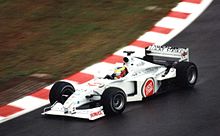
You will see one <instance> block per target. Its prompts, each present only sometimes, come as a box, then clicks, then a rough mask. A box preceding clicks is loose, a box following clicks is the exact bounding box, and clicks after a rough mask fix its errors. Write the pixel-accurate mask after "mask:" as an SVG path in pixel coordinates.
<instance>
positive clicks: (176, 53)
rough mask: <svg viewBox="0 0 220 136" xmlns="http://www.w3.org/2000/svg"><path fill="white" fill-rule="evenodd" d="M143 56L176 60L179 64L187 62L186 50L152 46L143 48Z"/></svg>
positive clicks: (187, 54) (187, 51)
mask: <svg viewBox="0 0 220 136" xmlns="http://www.w3.org/2000/svg"><path fill="white" fill-rule="evenodd" d="M145 55H146V56H157V57H165V58H172V59H178V61H179V62H180V61H189V49H188V48H178V47H171V46H158V45H152V46H149V47H147V48H145Z"/></svg>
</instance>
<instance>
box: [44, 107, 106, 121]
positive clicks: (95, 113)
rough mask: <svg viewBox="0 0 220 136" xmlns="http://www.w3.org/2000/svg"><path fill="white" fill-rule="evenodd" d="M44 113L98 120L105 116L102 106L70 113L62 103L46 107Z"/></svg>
mask: <svg viewBox="0 0 220 136" xmlns="http://www.w3.org/2000/svg"><path fill="white" fill-rule="evenodd" d="M42 115H57V116H68V117H75V118H82V119H89V120H96V119H98V118H101V117H104V116H105V114H104V111H103V107H102V106H100V107H96V108H91V109H76V110H75V111H74V112H73V113H70V112H65V110H64V108H63V105H62V104H61V103H56V104H55V105H52V106H51V107H48V108H45V109H44V112H43V113H42Z"/></svg>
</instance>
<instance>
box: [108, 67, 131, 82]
mask: <svg viewBox="0 0 220 136" xmlns="http://www.w3.org/2000/svg"><path fill="white" fill-rule="evenodd" d="M127 74H128V69H127V68H126V67H125V66H122V67H117V68H116V69H115V70H114V73H113V74H112V75H111V76H110V75H107V76H106V77H105V78H107V79H120V78H122V77H125V76H126V75H127Z"/></svg>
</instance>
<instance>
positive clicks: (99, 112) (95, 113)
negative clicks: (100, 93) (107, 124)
mask: <svg viewBox="0 0 220 136" xmlns="http://www.w3.org/2000/svg"><path fill="white" fill-rule="evenodd" d="M101 115H102V111H97V112H93V113H91V114H90V117H91V118H94V117H97V116H101Z"/></svg>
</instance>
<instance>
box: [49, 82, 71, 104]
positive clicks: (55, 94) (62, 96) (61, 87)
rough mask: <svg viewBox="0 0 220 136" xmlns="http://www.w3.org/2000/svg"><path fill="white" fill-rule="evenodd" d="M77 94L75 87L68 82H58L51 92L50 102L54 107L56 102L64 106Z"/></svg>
mask: <svg viewBox="0 0 220 136" xmlns="http://www.w3.org/2000/svg"><path fill="white" fill-rule="evenodd" d="M74 92H75V89H74V87H73V86H72V85H71V84H70V83H67V82H63V81H59V82H56V83H55V84H54V85H53V87H52V88H51V90H50V93H49V100H50V104H51V105H53V104H54V103H55V102H56V101H57V102H60V103H62V104H64V103H65V101H66V100H67V99H68V98H69V97H70V96H71V95H72V94H73V93H74Z"/></svg>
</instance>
